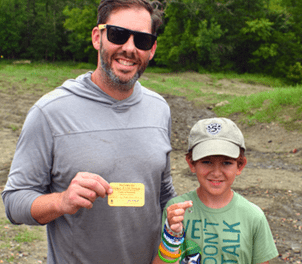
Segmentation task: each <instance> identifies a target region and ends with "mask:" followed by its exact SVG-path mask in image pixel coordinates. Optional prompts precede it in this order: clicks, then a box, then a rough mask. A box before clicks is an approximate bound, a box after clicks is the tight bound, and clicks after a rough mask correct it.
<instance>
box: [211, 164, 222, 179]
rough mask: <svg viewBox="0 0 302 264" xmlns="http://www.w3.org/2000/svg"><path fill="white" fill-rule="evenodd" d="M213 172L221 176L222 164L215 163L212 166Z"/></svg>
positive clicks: (216, 175)
mask: <svg viewBox="0 0 302 264" xmlns="http://www.w3.org/2000/svg"><path fill="white" fill-rule="evenodd" d="M212 169H213V170H212V174H213V175H214V176H215V177H219V176H220V175H221V174H222V172H221V167H220V165H218V164H213V167H212Z"/></svg>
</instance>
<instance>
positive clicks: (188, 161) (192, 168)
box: [186, 156, 196, 173]
mask: <svg viewBox="0 0 302 264" xmlns="http://www.w3.org/2000/svg"><path fill="white" fill-rule="evenodd" d="M186 161H187V163H188V165H189V167H190V169H191V172H193V173H196V169H195V165H194V164H193V161H192V159H190V158H188V157H187V156H186Z"/></svg>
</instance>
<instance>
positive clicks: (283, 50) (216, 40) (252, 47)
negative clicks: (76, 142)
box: [0, 0, 302, 83]
mask: <svg viewBox="0 0 302 264" xmlns="http://www.w3.org/2000/svg"><path fill="white" fill-rule="evenodd" d="M161 2H162V3H163V8H165V18H164V20H165V23H164V25H163V26H162V27H161V28H160V30H159V32H158V33H159V38H158V48H157V53H156V56H155V59H154V61H152V63H151V64H152V65H157V66H160V67H168V68H170V69H172V70H173V71H186V70H193V71H197V72H200V73H203V72H209V71H210V72H215V71H233V72H236V73H261V74H269V75H272V76H277V77H283V78H285V79H286V80H287V81H288V82H291V83H299V82H300V83H301V82H302V66H301V61H302V46H301V40H302V1H298V0H162V1H161ZM98 4H99V0H75V1H70V0H0V55H1V56H3V58H4V59H30V60H35V61H40V60H44V61H67V60H69V61H70V60H73V61H83V62H90V63H94V64H95V63H96V60H97V53H96V51H95V50H94V49H93V47H92V45H91V30H92V28H93V27H94V26H95V25H96V16H97V7H98Z"/></svg>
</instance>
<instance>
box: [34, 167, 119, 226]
mask: <svg viewBox="0 0 302 264" xmlns="http://www.w3.org/2000/svg"><path fill="white" fill-rule="evenodd" d="M112 192H113V190H112V188H111V187H110V185H109V183H108V182H107V181H105V180H104V179H103V178H102V177H101V176H99V175H97V174H93V173H88V172H79V173H77V175H76V176H75V177H74V178H73V180H72V181H71V183H70V185H69V187H68V188H67V190H66V191H64V192H62V193H51V194H45V195H41V196H39V197H38V198H37V199H36V200H34V201H33V203H32V206H31V215H32V217H33V218H34V219H35V220H36V221H37V222H39V223H40V224H47V223H49V222H51V221H53V220H55V219H56V218H58V217H60V216H62V215H64V214H75V213H76V212H77V211H78V210H79V209H80V208H87V209H91V208H92V206H93V203H94V201H95V200H96V199H97V198H98V197H102V198H105V197H106V195H108V194H111V193H112Z"/></svg>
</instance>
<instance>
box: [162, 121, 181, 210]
mask: <svg viewBox="0 0 302 264" xmlns="http://www.w3.org/2000/svg"><path fill="white" fill-rule="evenodd" d="M168 133H169V138H170V139H171V118H170V119H169V129H168ZM176 195H177V194H176V192H175V189H174V186H173V184H172V177H171V164H170V153H169V154H168V155H167V165H166V169H165V171H164V172H163V175H162V182H161V190H160V206H161V210H162V211H163V209H164V208H165V206H166V204H167V202H168V201H169V200H170V199H172V198H173V197H175V196H176Z"/></svg>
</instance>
